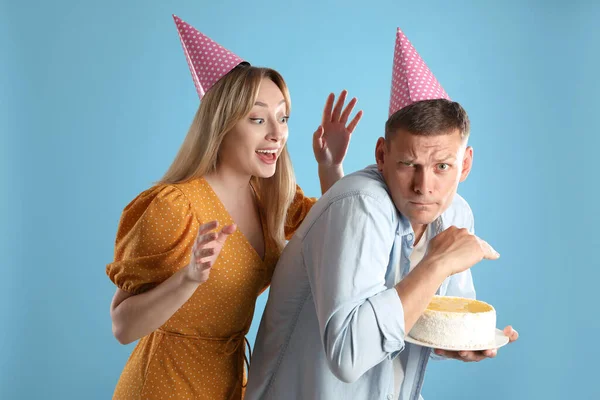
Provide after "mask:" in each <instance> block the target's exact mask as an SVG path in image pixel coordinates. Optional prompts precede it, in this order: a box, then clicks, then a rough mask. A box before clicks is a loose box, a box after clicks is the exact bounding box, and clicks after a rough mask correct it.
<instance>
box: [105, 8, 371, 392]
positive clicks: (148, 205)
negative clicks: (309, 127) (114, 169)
mask: <svg viewBox="0 0 600 400" xmlns="http://www.w3.org/2000/svg"><path fill="white" fill-rule="evenodd" d="M175 21H176V23H177V26H178V28H179V31H180V37H181V40H182V43H183V46H184V50H185V53H186V56H187V57H188V63H189V65H190V69H191V70H192V76H193V77H194V82H195V83H196V87H197V89H198V94H199V95H200V97H201V99H202V102H201V105H200V107H199V109H198V111H197V113H196V116H195V118H194V121H193V123H192V125H191V127H190V130H189V132H188V134H187V136H186V138H185V140H184V142H183V145H182V146H181V149H180V151H179V153H178V154H177V156H176V158H175V160H174V162H173V164H172V165H171V167H170V168H169V170H168V171H167V173H166V174H165V176H164V177H163V178H162V180H161V181H160V182H159V183H158V184H156V185H155V186H153V187H152V188H150V189H148V190H146V191H145V192H143V193H141V194H140V195H139V196H137V197H136V198H135V199H134V200H133V201H132V202H131V203H130V204H129V205H128V206H127V207H126V208H125V209H124V211H123V215H122V217H121V221H120V224H119V229H118V232H117V239H116V245H115V260H114V262H113V263H111V264H109V265H108V266H107V274H108V276H109V277H110V279H111V280H112V281H113V282H114V283H115V284H116V286H117V290H116V293H115V295H114V298H113V301H112V304H111V317H112V321H113V332H114V334H115V337H116V338H117V339H118V340H119V341H120V342H121V343H124V344H125V343H131V342H133V341H135V340H137V339H141V340H140V341H139V343H138V344H137V346H136V348H135V349H134V351H133V353H132V355H131V357H130V359H129V360H128V362H127V365H126V366H125V369H124V371H123V373H122V375H121V378H120V380H119V383H118V384H117V388H116V390H115V394H114V398H115V399H141V398H143V399H165V398H171V399H184V398H185V399H188V398H194V399H211V400H215V399H241V398H242V397H243V387H244V384H245V370H244V361H245V346H244V340H245V335H246V333H247V332H248V329H249V328H250V324H251V322H252V316H253V313H254V307H255V303H256V299H257V297H258V295H259V294H260V293H261V292H262V291H264V290H265V289H266V288H267V286H268V285H269V283H270V279H271V276H272V274H273V269H274V267H275V264H276V262H277V259H278V258H279V255H280V253H281V251H282V249H283V246H284V244H285V240H286V238H289V237H290V236H291V235H292V234H293V233H294V231H295V229H296V228H297V227H298V226H299V225H300V223H301V222H302V220H303V219H304V217H305V216H306V214H307V212H308V210H309V209H310V207H311V206H312V205H313V204H314V202H315V199H312V198H307V197H305V196H304V195H303V193H302V191H301V190H300V188H299V187H297V186H296V184H295V179H294V174H293V170H292V166H291V162H290V158H289V155H288V152H287V149H286V147H285V144H286V140H287V135H288V128H287V120H288V117H289V111H290V99H289V95H288V90H287V87H286V85H285V82H284V80H283V78H282V77H281V76H280V75H279V74H278V73H277V72H276V71H274V70H271V69H266V68H256V67H251V66H249V65H248V64H247V63H245V62H243V61H242V60H241V59H239V57H237V56H235V55H233V54H231V53H230V52H228V51H227V50H225V49H223V48H222V47H220V46H219V45H217V44H216V43H214V42H212V41H210V39H208V38H207V37H205V36H204V35H202V34H201V33H199V32H198V31H196V30H195V29H194V28H192V27H191V26H189V25H187V24H186V23H184V22H183V21H181V20H180V19H178V18H177V17H175ZM215 59H219V60H215ZM206 60H210V61H208V62H210V63H212V65H213V66H214V65H218V68H217V69H216V71H217V73H215V72H214V71H215V69H214V68H213V69H211V68H210V67H209V66H207V64H206V62H207V61H206ZM345 96H346V94H345V92H342V94H341V95H340V98H339V99H338V101H337V103H336V105H335V107H333V102H334V97H333V95H330V96H329V98H328V99H327V102H326V105H325V110H324V113H323V124H322V126H320V127H319V129H317V131H316V132H315V135H314V136H313V148H314V152H315V157H316V159H317V161H318V163H319V176H320V179H321V188H322V190H323V191H325V190H327V189H328V188H329V187H330V186H331V185H332V184H333V183H334V182H335V181H336V180H338V179H339V178H340V177H341V176H343V171H342V168H341V162H342V160H343V158H344V156H345V153H346V150H347V147H348V143H349V138H350V134H351V133H352V131H353V130H354V128H355V126H356V124H357V123H358V121H359V120H360V117H361V114H362V113H361V112H359V113H357V115H356V116H355V117H354V118H353V119H352V121H351V122H350V123H349V124H348V125H347V126H346V122H347V120H348V117H349V115H350V113H351V112H352V108H353V106H354V104H355V102H356V99H353V100H352V101H351V102H350V103H349V104H348V106H347V107H346V108H345V109H344V110H343V112H342V108H343V105H344V102H345Z"/></svg>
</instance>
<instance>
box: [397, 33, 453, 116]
mask: <svg viewBox="0 0 600 400" xmlns="http://www.w3.org/2000/svg"><path fill="white" fill-rule="evenodd" d="M433 99H448V100H450V98H449V97H448V94H447V93H446V91H445V90H444V88H442V85H440V83H439V82H438V81H437V79H436V78H435V76H433V73H431V71H430V70H429V68H428V67H427V65H426V64H425V61H423V59H422V58H421V56H420V55H419V53H417V51H416V50H415V48H414V47H413V46H412V44H411V43H410V41H409V40H408V38H407V37H406V36H405V35H404V33H403V32H402V31H401V30H400V28H398V32H397V33H396V47H395V49H394V66H393V69H392V91H391V98H390V110H389V115H390V116H391V115H392V114H394V113H395V112H396V111H398V110H400V109H402V108H404V107H406V106H407V105H410V104H412V103H415V102H417V101H422V100H433Z"/></svg>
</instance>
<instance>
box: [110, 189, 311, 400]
mask: <svg viewBox="0 0 600 400" xmlns="http://www.w3.org/2000/svg"><path fill="white" fill-rule="evenodd" d="M315 201H316V199H312V198H307V197H305V196H304V194H303V193H302V191H301V190H300V188H298V189H297V194H296V198H295V199H294V202H293V204H292V206H291V207H290V211H289V212H288V221H287V222H286V233H288V234H290V235H291V234H292V233H293V232H294V231H295V228H296V227H297V226H299V225H300V223H301V221H302V220H303V219H304V217H305V216H306V214H307V213H308V211H309V210H310V207H311V206H312V204H314V202H315ZM212 220H217V221H218V222H219V226H223V225H226V224H230V223H233V220H232V218H231V216H230V215H229V213H228V212H227V210H226V209H225V207H224V206H223V204H222V203H221V201H220V200H219V198H218V197H217V195H216V194H215V193H214V191H213V190H212V188H211V187H210V185H209V184H208V183H207V182H206V180H204V179H196V180H193V181H190V182H187V183H181V184H175V185H163V186H156V187H153V188H151V189H149V190H147V191H145V192H143V193H141V194H140V195H139V196H137V197H136V198H135V199H134V200H133V201H132V202H131V203H130V204H129V205H128V206H127V207H126V208H125V209H124V211H123V214H122V217H121V222H120V224H119V229H118V232H117V239H116V244H115V260H114V262H113V263H111V264H108V265H107V268H106V272H107V274H108V276H109V278H110V279H111V280H112V281H113V282H114V283H115V284H116V285H117V286H118V287H120V288H121V289H123V290H125V291H128V292H130V293H133V294H139V293H142V292H144V291H146V290H148V289H150V288H153V287H155V286H156V285H158V284H160V283H161V282H163V281H164V280H166V279H168V278H169V277H170V276H171V275H172V274H174V273H175V272H176V271H178V270H179V269H180V268H182V267H184V266H186V265H187V264H188V263H189V260H190V254H191V250H192V245H193V242H194V239H195V238H196V234H197V232H198V229H199V226H200V224H202V223H205V222H209V221H212ZM263 226H265V222H264V220H263ZM264 239H265V256H264V259H261V258H260V256H259V255H258V253H257V252H256V251H255V249H254V248H253V247H252V245H251V244H250V242H249V241H248V240H247V239H246V237H245V236H244V234H243V233H242V232H241V231H240V230H237V231H236V232H235V233H233V234H232V235H231V236H230V237H229V238H228V239H227V241H226V242H225V245H224V246H223V249H222V250H221V253H220V255H219V257H218V258H217V261H216V263H215V264H214V266H213V268H212V270H211V274H210V277H209V279H208V281H207V282H205V283H204V284H202V285H200V286H199V287H198V289H197V290H196V292H195V293H194V294H193V295H192V296H191V297H190V299H189V300H188V301H187V302H186V303H185V304H184V305H183V306H182V307H181V308H180V309H179V310H178V311H177V312H176V313H175V314H174V315H173V316H172V317H171V318H170V319H169V320H168V321H167V322H166V323H165V324H164V325H163V326H162V327H160V329H158V330H157V331H155V332H153V333H151V334H150V335H148V336H146V337H144V338H142V339H140V341H139V342H138V344H137V346H136V347H135V349H134V351H133V353H132V354H131V357H130V358H129V360H128V362H127V364H126V365H125V368H124V370H123V372H122V374H121V378H120V379H119V382H118V384H117V387H116V389H115V393H114V397H113V398H114V399H124V400H129V399H149V400H154V399H211V400H215V399H216V400H218V399H223V400H225V399H237V400H239V399H241V398H242V396H243V391H244V389H243V386H244V382H245V379H246V376H245V366H244V365H245V364H244V354H245V350H246V349H245V344H244V338H245V335H246V333H247V332H248V330H249V329H250V324H251V322H252V317H253V315H254V307H255V303H256V299H257V297H258V295H259V294H260V293H261V292H262V291H264V290H265V289H266V288H267V286H268V285H269V284H270V281H271V277H272V275H273V271H274V268H275V265H276V263H277V260H278V258H279V255H280V254H279V250H278V249H277V246H276V245H275V243H274V241H273V240H271V239H270V238H269V235H268V234H265V235H264Z"/></svg>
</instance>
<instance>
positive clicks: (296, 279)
mask: <svg viewBox="0 0 600 400" xmlns="http://www.w3.org/2000/svg"><path fill="white" fill-rule="evenodd" d="M450 225H455V226H457V227H459V228H467V229H469V230H471V231H473V214H472V212H471V209H470V208H469V206H468V204H467V203H466V201H465V200H463V199H462V198H461V197H460V196H459V195H456V196H455V197H454V199H453V202H452V205H451V206H450V207H449V208H448V210H446V211H445V212H444V213H443V214H442V215H441V216H440V218H438V219H437V220H436V221H434V222H433V223H432V224H431V225H430V229H431V231H430V232H431V233H432V235H433V236H435V235H436V234H438V233H439V232H441V231H442V230H444V229H445V228H447V227H448V226H450ZM413 240H414V232H413V230H412V227H411V225H410V223H409V221H408V220H407V219H406V218H405V217H404V216H402V215H401V214H400V213H399V212H398V210H397V209H396V207H395V206H394V203H393V201H392V198H391V197H390V194H389V192H388V190H387V187H386V184H385V182H384V180H383V177H382V175H381V174H380V173H379V171H378V170H377V168H376V166H369V167H367V168H365V169H363V170H361V171H358V172H355V173H353V174H351V175H348V176H346V177H344V178H343V179H342V180H340V181H338V182H337V183H336V184H335V185H334V186H333V187H332V188H331V189H330V190H329V191H328V192H327V193H326V194H325V195H324V196H323V197H321V199H319V201H318V202H317V203H316V204H315V205H314V206H313V208H312V209H311V211H310V212H309V214H308V215H307V217H306V219H305V220H304V222H303V223H302V225H301V226H300V228H299V229H298V230H297V231H296V234H295V235H294V237H293V238H292V239H291V240H290V242H289V243H288V244H287V246H286V247H285V249H284V251H283V254H282V255H281V258H280V260H279V263H278V264H277V267H276V269H275V274H274V275H273V280H272V282H271V288H270V293H269V298H268V301H267V306H266V309H265V312H264V314H263V318H262V321H261V324H260V328H259V331H258V336H257V339H256V344H255V347H254V355H253V357H252V362H251V364H250V373H249V380H248V386H247V388H246V396H245V400H259V399H260V400H268V399H277V400H280V399H285V400H295V399H297V400H312V399H323V400H335V399H344V400H346V399H357V400H358V399H360V400H364V399H369V400H370V399H386V400H388V399H393V397H394V395H393V393H394V367H393V362H392V361H393V360H394V358H395V357H400V360H401V363H402V367H403V370H404V381H403V382H402V386H401V391H400V399H401V400H417V399H419V398H421V396H420V393H421V387H422V384H423V377H424V374H425V368H426V366H427V362H428V360H429V358H430V356H433V357H436V356H435V355H433V353H432V351H431V349H429V348H426V347H421V346H417V345H413V344H411V343H406V342H405V341H404V337H405V335H406V332H405V329H404V312H403V308H402V302H401V301H400V297H399V296H398V293H397V292H396V289H395V288H394V286H395V284H396V283H397V281H398V276H397V272H396V271H397V265H398V263H400V271H401V275H402V276H401V277H403V276H406V274H408V272H409V268H410V261H409V256H410V252H411V247H412V244H413ZM401 277H400V278H401ZM438 293H439V294H442V295H452V296H462V297H470V298H474V297H475V289H474V287H473V280H472V277H471V273H470V270H467V271H465V272H463V273H460V274H456V275H453V276H451V277H450V278H448V279H446V280H445V281H444V283H443V284H442V286H441V287H440V288H439V290H438Z"/></svg>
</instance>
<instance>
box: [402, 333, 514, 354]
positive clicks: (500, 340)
mask: <svg viewBox="0 0 600 400" xmlns="http://www.w3.org/2000/svg"><path fill="white" fill-rule="evenodd" d="M495 339H496V343H494V345H493V346H480V347H471V348H468V349H463V348H452V347H447V346H436V345H435V344H431V343H425V342H421V341H419V340H417V339H415V338H413V337H411V336H410V335H406V337H405V338H404V341H405V342H408V343H412V344H417V345H419V346H423V347H431V348H432V349H440V350H451V351H463V350H464V351H480V350H489V349H497V348H499V347H502V346H504V345H505V344H507V343H508V336H505V335H504V332H502V331H501V330H500V329H496V338H495Z"/></svg>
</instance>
